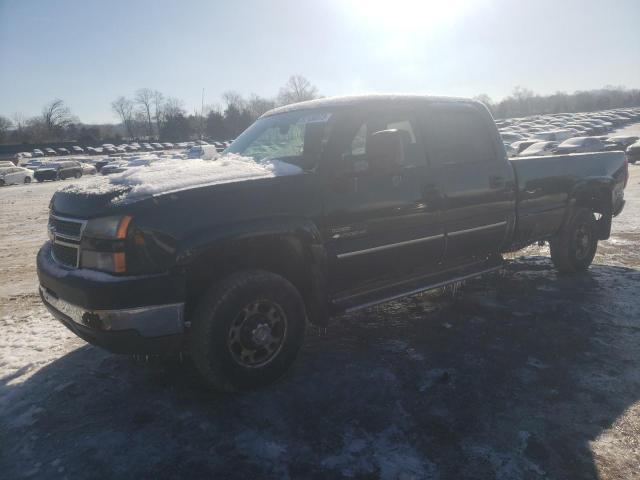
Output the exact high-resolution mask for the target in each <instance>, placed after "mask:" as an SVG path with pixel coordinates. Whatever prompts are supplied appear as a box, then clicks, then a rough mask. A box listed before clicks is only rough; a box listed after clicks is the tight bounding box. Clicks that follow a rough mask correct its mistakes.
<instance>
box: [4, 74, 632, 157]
mask: <svg viewBox="0 0 640 480" xmlns="http://www.w3.org/2000/svg"><path fill="white" fill-rule="evenodd" d="M319 96H320V95H319V92H318V89H317V88H316V87H315V86H314V85H313V84H311V82H310V81H309V80H307V79H306V78H304V77H302V76H300V75H293V76H291V77H290V78H289V80H288V81H287V82H286V84H285V85H284V86H283V87H282V88H280V90H279V92H278V94H277V95H276V96H275V97H273V98H266V97H261V96H260V95H257V94H251V95H249V96H248V97H244V96H242V95H241V94H239V93H238V92H235V91H231V90H230V91H227V92H224V93H223V94H222V97H221V98H222V103H221V104H220V105H208V106H203V108H201V109H200V110H199V111H194V112H191V113H188V112H187V111H186V109H185V107H184V102H182V100H180V99H178V98H175V97H171V96H166V95H164V94H163V93H162V92H159V91H157V90H153V89H150V88H141V89H139V90H137V91H135V92H134V93H133V96H131V97H125V96H121V97H118V98H116V99H115V100H114V101H113V102H111V109H112V110H113V112H114V114H115V115H116V116H117V117H118V119H119V124H117V125H112V124H106V125H86V124H83V123H81V122H80V121H79V120H78V118H77V117H76V116H74V115H73V114H72V112H71V110H70V109H69V107H68V106H67V105H66V104H65V103H64V102H63V101H62V100H60V99H55V100H53V101H51V102H49V103H48V104H46V105H45V106H44V107H43V108H42V112H41V114H40V115H37V116H34V117H31V118H26V117H25V116H24V115H22V114H20V113H15V114H14V115H12V116H11V118H8V117H5V116H2V115H0V143H43V142H58V141H67V140H69V141H71V140H73V141H77V142H78V143H80V144H83V145H94V144H98V143H102V142H110V143H122V142H123V141H127V140H134V139H135V140H156V139H158V140H160V141H169V142H173V141H184V140H192V139H201V138H205V139H208V140H229V139H232V138H235V137H236V136H238V135H239V134H240V133H241V132H242V131H243V130H245V129H246V128H247V127H248V126H249V125H250V124H251V123H252V122H253V121H254V120H255V119H256V118H258V117H259V116H260V115H262V114H263V113H264V112H266V111H268V110H270V109H272V108H274V107H276V106H280V105H288V104H290V103H295V102H301V101H304V100H311V99H314V98H318V97H319ZM475 98H476V99H477V100H480V101H482V102H483V103H485V104H486V105H487V106H488V108H489V109H490V110H491V112H492V113H493V115H494V116H495V117H496V118H510V117H523V116H528V115H536V114H549V113H563V112H588V111H595V110H606V109H611V108H621V107H637V106H640V90H638V89H627V88H625V87H613V86H606V87H604V88H601V89H597V90H587V91H576V92H574V93H571V94H570V93H565V92H556V93H553V94H551V95H538V94H536V93H534V92H533V91H532V90H529V89H527V88H523V87H516V88H515V89H514V90H513V92H512V93H511V95H509V96H507V97H506V98H504V99H502V100H500V101H499V102H494V101H493V100H492V99H491V98H490V97H489V96H487V95H485V94H482V95H478V96H477V97H475Z"/></svg>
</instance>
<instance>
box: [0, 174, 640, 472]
mask: <svg viewBox="0 0 640 480" xmlns="http://www.w3.org/2000/svg"><path fill="white" fill-rule="evenodd" d="M630 171H631V179H630V181H629V185H628V187H627V191H626V197H627V207H626V209H625V211H624V212H623V214H622V215H621V216H620V217H618V218H617V219H616V220H615V221H614V232H613V235H612V237H611V239H610V240H608V241H606V242H601V245H600V248H599V251H598V255H597V257H596V260H595V264H594V265H593V266H592V268H591V269H590V270H589V272H588V273H587V274H585V275H582V276H578V277H559V276H557V275H556V273H555V272H554V270H553V268H552V265H551V263H550V261H549V259H548V258H547V256H546V255H547V254H548V252H547V251H546V250H545V248H530V249H528V250H527V251H525V252H523V254H524V257H520V258H517V259H515V260H513V262H512V263H511V264H510V266H509V267H508V268H507V269H506V271H505V272H504V273H502V274H496V275H494V276H489V277H485V278H483V279H480V280H477V281H473V282H469V283H467V284H466V285H465V286H464V287H463V288H462V290H460V291H458V292H457V293H456V295H455V296H453V295H451V294H450V293H445V294H430V295H422V296H416V297H412V298H408V299H404V300H402V301H397V302H393V303H390V304H387V305H385V306H380V307H377V308H373V309H370V310H366V311H363V312H360V313H358V314H354V315H349V316H345V317H341V318H337V319H335V320H334V321H332V323H331V325H330V326H329V328H328V329H327V330H326V331H323V332H318V331H316V330H313V331H311V332H310V334H309V336H308V338H307V340H306V345H305V348H304V349H303V351H302V354H301V358H300V360H299V361H298V363H297V364H296V367H295V368H294V370H293V371H292V372H291V373H290V374H289V375H288V376H287V377H286V378H284V379H283V380H281V381H280V382H278V383H277V384H275V385H273V386H271V387H268V388H265V389H263V390H260V391H257V392H253V393H249V394H243V395H221V394H214V393H210V392H206V391H203V390H202V389H201V388H200V387H199V386H198V384H197V382H196V381H195V379H194V377H193V375H192V374H191V373H190V371H191V370H190V367H189V364H188V362H186V361H185V362H181V361H180V359H147V360H145V361H143V360H140V359H137V360H136V359H133V358H131V357H126V356H116V355H111V354H109V353H106V352H104V351H101V350H99V349H97V348H95V347H92V346H90V345H87V344H86V343H84V342H83V341H82V340H80V339H78V338H76V337H75V336H73V335H71V334H70V333H68V331H67V330H66V329H65V328H64V327H63V326H62V325H61V324H59V323H57V322H56V321H55V320H54V319H53V318H52V317H51V316H50V315H49V314H48V313H47V312H46V311H45V309H44V308H43V307H42V306H41V304H40V302H39V299H38V297H37V295H36V294H35V288H36V283H37V282H36V275H35V253H36V251H37V248H38V247H39V245H40V244H41V243H42V242H43V241H44V240H45V237H46V232H45V225H46V215H47V203H48V200H49V198H50V196H51V194H52V193H53V191H54V190H55V189H57V188H58V187H59V186H60V185H59V184H44V185H30V186H15V187H7V188H3V189H1V190H0V231H2V240H3V241H2V242H0V262H1V263H2V265H3V268H2V270H1V271H0V472H2V474H0V476H2V477H3V478H23V477H29V478H46V479H50V478H74V479H75V478H96V477H100V478H181V477H184V476H186V475H190V476H192V477H194V478H198V477H204V476H207V477H213V476H215V477H216V478H231V479H233V478H252V477H253V478H292V479H293V478H383V479H412V478H415V479H425V478H434V479H435V478H440V479H461V478H478V479H480V478H497V479H509V480H511V479H538V478H566V479H582V478H584V479H590V478H601V479H622V478H624V479H631V478H640V368H639V367H640V315H639V313H640V302H639V301H638V299H637V295H638V291H639V287H640V253H639V247H640V166H638V167H636V166H630Z"/></svg>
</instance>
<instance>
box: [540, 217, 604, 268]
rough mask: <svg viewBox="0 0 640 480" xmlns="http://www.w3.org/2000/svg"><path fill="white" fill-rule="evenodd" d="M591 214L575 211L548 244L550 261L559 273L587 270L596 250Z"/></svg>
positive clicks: (596, 241) (596, 242) (596, 244)
mask: <svg viewBox="0 0 640 480" xmlns="http://www.w3.org/2000/svg"><path fill="white" fill-rule="evenodd" d="M595 223H596V220H595V218H594V216H593V212H591V211H590V210H588V209H586V208H580V209H577V210H576V211H575V213H574V214H573V215H572V217H571V218H570V219H569V221H568V222H567V224H566V225H565V226H564V227H563V228H562V230H561V231H560V233H558V235H557V236H556V237H555V238H554V239H553V240H551V241H550V242H549V246H550V247H551V260H552V261H553V264H554V266H555V267H556V269H557V270H558V271H559V272H562V273H575V272H581V271H584V270H586V269H587V268H589V265H591V262H593V257H594V256H595V254H596V249H597V248H598V238H597V236H596V229H595Z"/></svg>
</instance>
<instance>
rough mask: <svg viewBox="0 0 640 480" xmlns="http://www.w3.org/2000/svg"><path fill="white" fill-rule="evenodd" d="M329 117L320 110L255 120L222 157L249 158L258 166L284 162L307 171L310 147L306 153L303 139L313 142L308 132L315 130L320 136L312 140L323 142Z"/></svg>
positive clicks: (328, 114) (326, 112)
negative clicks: (256, 162)
mask: <svg viewBox="0 0 640 480" xmlns="http://www.w3.org/2000/svg"><path fill="white" fill-rule="evenodd" d="M331 115H332V114H331V112H328V111H323V110H313V111H309V110H300V111H295V112H289V113H281V114H278V115H271V116H268V117H264V118H261V119H258V120H257V121H256V122H255V123H254V124H253V125H251V126H250V127H249V128H248V129H247V130H246V131H245V132H244V133H243V134H242V135H240V136H239V137H238V138H237V139H236V141H235V142H233V143H232V144H231V146H229V148H227V149H226V150H225V151H224V153H236V154H238V155H243V156H246V157H252V158H253V159H254V160H256V161H258V162H260V161H262V160H276V159H277V160H283V161H285V162H288V163H292V164H294V165H297V166H299V167H302V168H306V167H308V166H309V164H308V161H307V160H308V159H305V158H304V153H305V150H306V151H308V150H309V149H310V148H309V147H310V145H306V147H307V148H306V149H305V139H306V141H307V142H311V141H312V140H310V138H311V135H310V133H312V132H311V131H310V130H311V128H317V129H318V131H319V133H320V135H319V136H318V137H314V138H320V139H322V138H324V137H325V136H326V125H327V122H328V121H329V119H330V118H331ZM311 125H313V127H311ZM313 150H314V151H315V150H316V149H313Z"/></svg>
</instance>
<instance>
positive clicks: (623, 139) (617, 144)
mask: <svg viewBox="0 0 640 480" xmlns="http://www.w3.org/2000/svg"><path fill="white" fill-rule="evenodd" d="M638 139H640V137H636V136H633V135H631V136H629V135H616V136H615V137H609V138H607V139H606V140H605V142H604V149H605V150H608V151H612V150H622V151H623V152H624V151H625V150H626V149H627V147H629V146H631V145H633V144H634V143H635V142H637V141H638Z"/></svg>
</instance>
